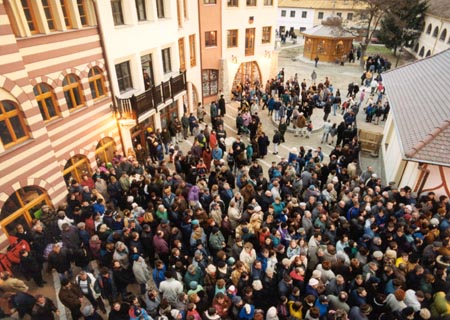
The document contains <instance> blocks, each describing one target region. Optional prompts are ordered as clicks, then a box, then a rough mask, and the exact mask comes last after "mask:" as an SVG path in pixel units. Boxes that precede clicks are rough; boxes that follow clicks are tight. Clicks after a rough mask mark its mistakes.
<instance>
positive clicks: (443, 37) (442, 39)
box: [439, 29, 447, 41]
mask: <svg viewBox="0 0 450 320" xmlns="http://www.w3.org/2000/svg"><path fill="white" fill-rule="evenodd" d="M445 38H447V29H444V30H442V32H441V36H440V37H439V40H441V41H445Z"/></svg>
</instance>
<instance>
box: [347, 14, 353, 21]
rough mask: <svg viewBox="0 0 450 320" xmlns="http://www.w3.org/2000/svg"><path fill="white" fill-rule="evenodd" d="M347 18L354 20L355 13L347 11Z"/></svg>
mask: <svg viewBox="0 0 450 320" xmlns="http://www.w3.org/2000/svg"><path fill="white" fill-rule="evenodd" d="M347 20H348V21H352V20H353V13H352V12H349V13H347Z"/></svg>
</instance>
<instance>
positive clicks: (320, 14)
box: [317, 12, 323, 20]
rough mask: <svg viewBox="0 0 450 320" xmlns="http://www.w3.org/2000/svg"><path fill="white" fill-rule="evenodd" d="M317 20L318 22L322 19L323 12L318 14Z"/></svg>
mask: <svg viewBox="0 0 450 320" xmlns="http://www.w3.org/2000/svg"><path fill="white" fill-rule="evenodd" d="M317 19H319V20H321V19H323V12H319V14H318V16H317Z"/></svg>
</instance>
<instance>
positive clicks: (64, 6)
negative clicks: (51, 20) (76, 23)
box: [60, 0, 72, 29]
mask: <svg viewBox="0 0 450 320" xmlns="http://www.w3.org/2000/svg"><path fill="white" fill-rule="evenodd" d="M67 1H69V0H60V2H61V10H62V13H63V16H64V23H65V24H66V28H67V29H72V20H71V18H70V14H69V11H68V10H69V9H68V5H67Z"/></svg>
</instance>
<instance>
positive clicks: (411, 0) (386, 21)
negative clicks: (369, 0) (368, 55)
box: [379, 0, 428, 55]
mask: <svg viewBox="0 0 450 320" xmlns="http://www.w3.org/2000/svg"><path fill="white" fill-rule="evenodd" d="M427 8H428V4H427V2H426V1H423V0H398V1H396V2H395V6H391V7H390V8H389V9H388V10H387V11H386V13H385V14H384V16H383V19H382V20H381V28H380V33H379V37H380V40H381V41H382V42H383V43H384V44H385V45H386V47H387V48H390V49H394V55H396V54H397V49H398V48H402V47H403V46H405V45H406V46H410V45H412V43H413V41H414V40H416V39H417V38H418V37H419V36H420V31H421V30H422V29H423V26H424V23H425V12H426V10H427Z"/></svg>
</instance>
